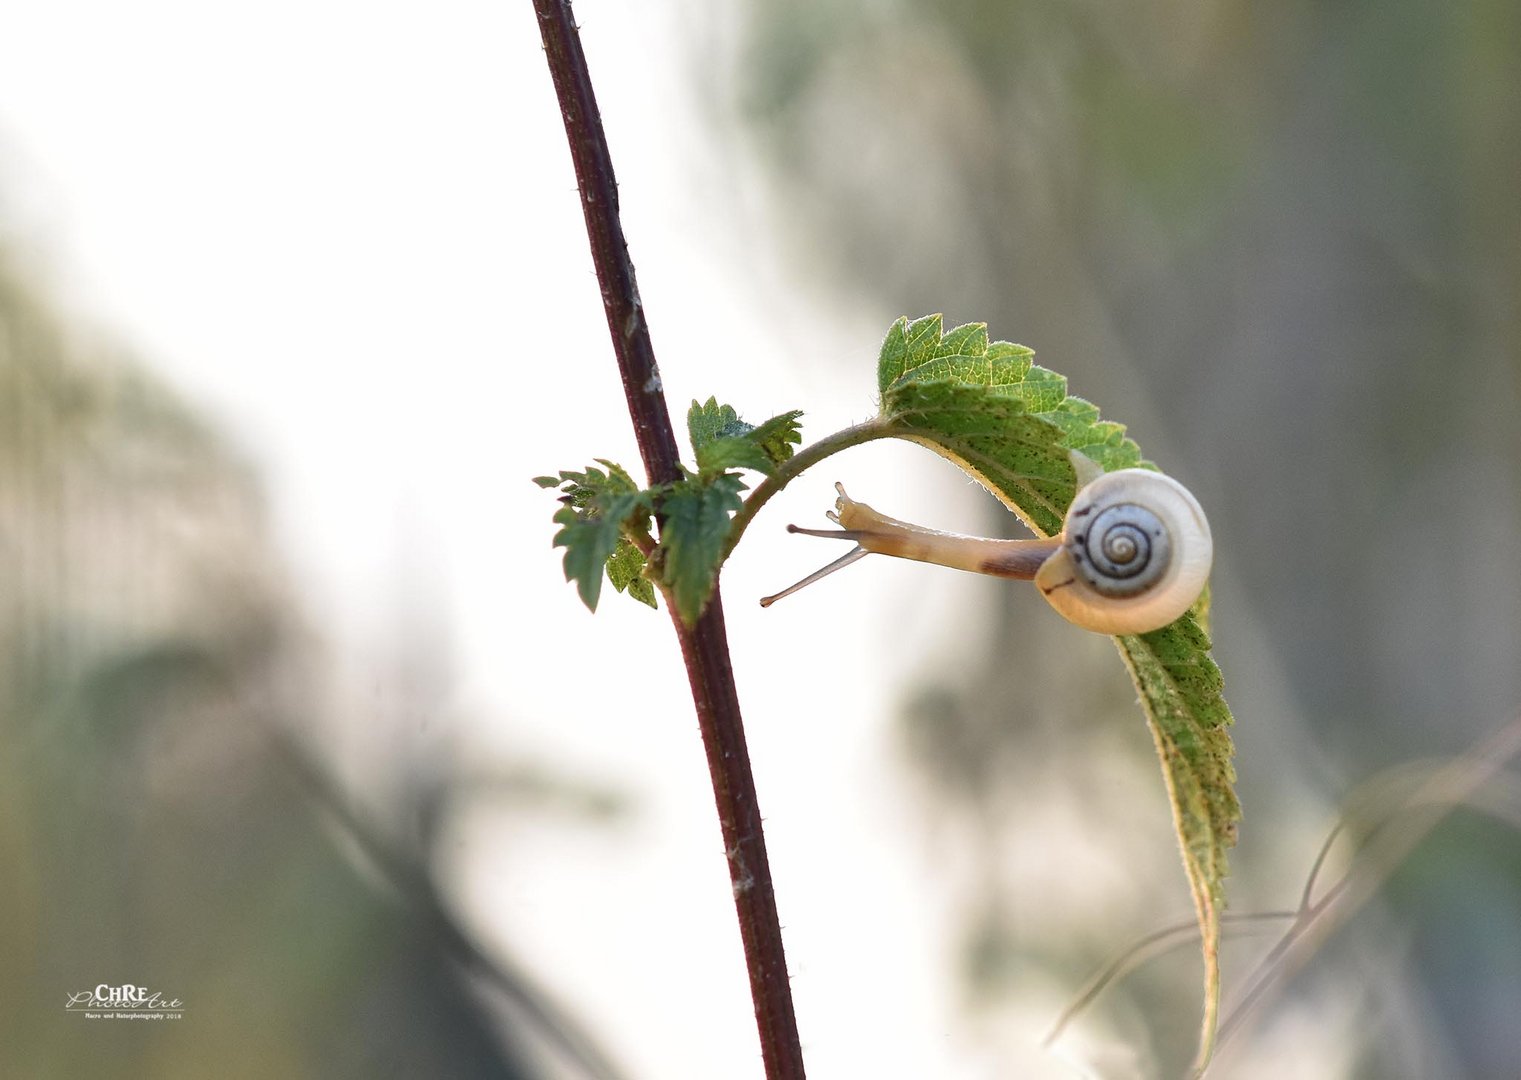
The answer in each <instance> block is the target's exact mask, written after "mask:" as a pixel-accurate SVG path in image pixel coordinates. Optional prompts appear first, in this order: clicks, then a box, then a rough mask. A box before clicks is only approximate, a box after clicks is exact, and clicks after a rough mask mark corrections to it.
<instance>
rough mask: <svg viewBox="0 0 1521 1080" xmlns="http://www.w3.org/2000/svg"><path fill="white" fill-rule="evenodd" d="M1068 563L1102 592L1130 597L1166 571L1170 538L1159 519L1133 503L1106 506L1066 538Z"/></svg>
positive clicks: (1155, 581) (1159, 577) (1107, 594)
mask: <svg viewBox="0 0 1521 1080" xmlns="http://www.w3.org/2000/svg"><path fill="white" fill-rule="evenodd" d="M1067 544H1068V547H1069V549H1070V550H1071V552H1072V564H1073V568H1074V569H1075V570H1076V571H1077V573H1078V575H1079V576H1080V577H1082V578H1083V580H1084V581H1086V582H1087V583H1088V584H1089V585H1091V586H1093V588H1094V590H1095V591H1097V592H1099V593H1101V594H1102V595H1104V596H1134V595H1135V594H1136V593H1139V592H1144V591H1145V590H1147V589H1149V588H1151V587H1152V586H1153V585H1155V584H1156V583H1157V581H1158V580H1160V579H1161V577H1162V575H1163V574H1165V573H1166V572H1167V564H1168V562H1169V561H1170V560H1171V558H1172V540H1171V537H1170V536H1169V534H1168V532H1167V526H1166V525H1165V524H1164V523H1163V521H1162V519H1161V518H1159V517H1158V516H1157V515H1156V514H1154V513H1152V512H1151V511H1150V510H1148V509H1146V507H1144V506H1140V505H1138V504H1136V503H1119V504H1117V505H1114V506H1107V507H1105V508H1104V509H1103V510H1101V511H1099V512H1098V514H1096V515H1092V516H1090V518H1089V520H1088V522H1087V523H1086V524H1084V525H1080V526H1078V527H1077V531H1076V532H1074V533H1073V534H1072V535H1071V536H1070V537H1068V538H1067Z"/></svg>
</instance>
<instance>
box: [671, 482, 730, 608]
mask: <svg viewBox="0 0 1521 1080" xmlns="http://www.w3.org/2000/svg"><path fill="white" fill-rule="evenodd" d="M743 490H745V483H744V481H743V480H741V479H740V478H739V477H738V476H735V475H734V474H733V473H723V474H721V475H719V476H716V477H714V478H713V479H712V480H711V481H710V482H707V483H703V482H702V481H700V480H699V479H696V478H694V479H689V480H684V481H681V482H678V483H677V484H675V485H674V486H673V487H672V488H671V490H670V492H669V493H668V494H667V495H666V496H665V498H664V499H663V500H662V502H661V505H660V508H661V512H662V514H663V515H664V520H663V523H662V525H661V527H660V547H659V549H658V551H657V555H658V557H659V560H660V561H659V566H660V575H661V580H662V581H663V582H664V583H665V584H666V585H667V586H668V587H669V588H670V589H671V594H670V595H671V597H672V598H673V600H674V602H675V605H676V611H677V613H678V614H680V616H681V618H682V620H683V621H685V622H687V623H688V624H691V623H695V622H696V621H697V617H698V616H699V615H701V614H702V609H703V607H704V605H706V604H707V602H708V597H710V596H711V595H712V594H713V586H714V583H715V582H717V580H718V567H719V564H720V562H721V561H722V560H723V551H724V540H725V539H726V538H727V537H728V534H729V519H730V517H731V516H732V515H733V513H734V511H736V510H738V509H739V507H740V505H741V500H740V495H739V493H740V492H741V491H743Z"/></svg>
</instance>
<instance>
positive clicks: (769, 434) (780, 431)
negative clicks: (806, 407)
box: [749, 409, 803, 465]
mask: <svg viewBox="0 0 1521 1080" xmlns="http://www.w3.org/2000/svg"><path fill="white" fill-rule="evenodd" d="M802 415H803V412H802V410H801V409H793V410H792V411H791V412H784V413H781V414H780V415H778V416H773V417H772V418H771V419H770V420H767V421H766V422H765V423H763V424H760V425H758V426H757V427H756V428H755V430H754V431H752V432H750V434H749V438H750V440H751V441H752V442H754V443H755V444H756V445H758V446H759V447H760V448H761V449H762V450H763V451H765V454H766V456H767V457H768V458H770V459H771V462H772V464H774V465H780V464H781V463H782V462H784V461H787V460H788V459H789V458H791V457H792V449H793V447H794V446H796V445H797V444H799V443H801V442H802V441H803V432H802V425H800V424H799V423H798V420H799V418H800V417H801V416H802Z"/></svg>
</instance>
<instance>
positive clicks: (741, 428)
mask: <svg viewBox="0 0 1521 1080" xmlns="http://www.w3.org/2000/svg"><path fill="white" fill-rule="evenodd" d="M802 415H803V414H802V413H801V412H800V411H797V410H794V411H792V412H786V413H782V414H781V415H780V416H773V417H772V418H771V419H770V420H767V421H766V422H765V423H764V424H761V425H760V426H759V427H756V426H754V425H753V424H747V423H745V422H744V421H743V420H741V419H740V418H739V414H738V413H736V412H735V411H734V409H733V408H732V407H731V406H728V405H720V404H718V401H717V399H715V398H709V399H708V401H707V404H705V405H699V404H698V403H697V402H695V401H694V402H692V407H691V409H690V410H688V412H687V431H688V433H689V434H690V435H691V436H692V449H693V450H694V451H695V452H696V454H697V470H698V472H699V473H701V474H702V475H703V477H704V478H711V477H713V476H714V475H716V474H718V473H721V472H727V471H729V470H730V469H754V470H756V471H757V472H762V473H765V474H766V475H767V476H770V475H771V473H772V472H774V471H775V468H776V466H778V465H780V464H781V463H782V462H784V461H786V460H787V459H788V458H790V457H791V456H792V448H793V446H794V445H795V444H797V443H799V442H801V441H802V434H801V432H800V431H799V429H798V417H800V416H802Z"/></svg>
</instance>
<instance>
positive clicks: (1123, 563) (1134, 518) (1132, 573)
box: [1036, 469, 1214, 634]
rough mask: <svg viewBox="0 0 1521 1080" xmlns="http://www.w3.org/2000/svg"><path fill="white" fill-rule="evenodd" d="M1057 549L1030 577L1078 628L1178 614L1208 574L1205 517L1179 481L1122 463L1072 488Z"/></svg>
mask: <svg viewBox="0 0 1521 1080" xmlns="http://www.w3.org/2000/svg"><path fill="white" fill-rule="evenodd" d="M1061 539H1062V547H1061V551H1060V552H1059V554H1058V555H1057V556H1054V557H1053V558H1051V559H1050V560H1048V562H1047V564H1046V565H1043V566H1042V567H1041V570H1040V573H1039V574H1037V576H1036V584H1037V585H1039V586H1040V589H1041V592H1042V593H1044V594H1045V597H1046V599H1047V600H1048V601H1050V603H1051V605H1052V606H1053V607H1055V608H1056V609H1057V610H1058V611H1060V612H1061V613H1062V614H1063V615H1065V616H1066V617H1067V618H1068V619H1070V620H1072V621H1073V622H1075V623H1077V624H1078V625H1079V626H1083V627H1086V628H1087V629H1089V630H1097V631H1100V632H1103V633H1108V634H1139V633H1145V632H1147V631H1149V630H1155V629H1157V628H1158V627H1162V626H1166V625H1167V624H1168V623H1170V622H1172V621H1173V620H1174V619H1176V618H1177V617H1178V616H1180V615H1182V614H1183V613H1184V612H1185V611H1187V610H1188V609H1189V608H1190V607H1192V606H1193V604H1194V601H1196V600H1198V598H1199V594H1200V593H1201V592H1203V590H1204V584H1205V582H1206V581H1207V580H1208V578H1209V569H1210V564H1211V563H1212V562H1213V559H1214V545H1213V541H1212V540H1211V538H1210V532H1209V522H1208V521H1206V520H1205V517H1204V511H1203V510H1202V509H1200V507H1199V503H1198V501H1197V500H1196V499H1195V498H1194V497H1193V496H1192V495H1191V494H1189V492H1188V489H1187V488H1185V487H1184V486H1183V485H1182V484H1180V483H1178V482H1177V481H1176V480H1174V479H1172V478H1171V477H1169V476H1164V475H1162V474H1161V473H1158V472H1152V471H1151V470H1149V469H1120V470H1118V471H1116V472H1112V473H1105V474H1103V475H1102V476H1099V477H1097V478H1096V479H1095V480H1094V481H1093V482H1092V483H1091V484H1088V485H1087V486H1086V487H1084V488H1083V489H1082V490H1080V491H1079V492H1078V493H1077V497H1076V498H1074V499H1073V500H1072V506H1071V507H1070V508H1069V509H1068V511H1067V517H1066V521H1065V523H1064V525H1063V528H1062V537H1061Z"/></svg>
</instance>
